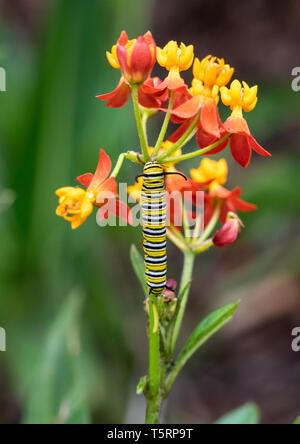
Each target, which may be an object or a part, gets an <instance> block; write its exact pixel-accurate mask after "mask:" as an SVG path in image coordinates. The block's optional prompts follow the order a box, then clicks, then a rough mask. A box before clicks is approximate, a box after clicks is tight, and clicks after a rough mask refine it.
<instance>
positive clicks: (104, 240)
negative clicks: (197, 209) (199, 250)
mask: <svg viewBox="0 0 300 444" xmlns="http://www.w3.org/2000/svg"><path fill="white" fill-rule="evenodd" d="M224 3H226V4H224ZM240 3H243V5H241V4H239V5H238V4H237V2H234V3H233V1H228V2H221V1H219V0H214V1H206V0H202V1H199V0H197V1H194V0H189V1H185V2H181V1H179V0H165V1H164V2H159V1H158V0H157V1H156V0H153V1H151V0H126V1H125V0H89V1H88V2H87V1H85V0H75V1H74V0H51V1H50V0H49V1H43V2H40V1H38V0H31V1H28V0H6V1H5V0H2V1H1V3H0V4H1V6H0V14H1V16H0V66H2V67H4V68H5V70H6V73H7V92H1V93H0V110H1V119H0V245H1V248H0V326H1V327H4V328H5V329H6V333H7V351H6V352H5V353H0V423H3V424H17V423H20V422H26V423H66V422H68V423H78V422H93V423H122V422H129V423H130V422H142V421H143V409H144V402H143V399H142V398H138V397H137V396H135V384H136V382H137V380H138V377H139V376H141V375H143V374H144V373H145V371H146V362H147V340H146V333H145V316H144V313H143V304H142V298H141V295H140V288H139V285H138V283H137V282H136V279H135V276H134V275H133V272H132V269H131V265H130V262H129V247H130V245H131V244H132V243H135V244H136V245H137V246H139V245H140V240H141V234H140V232H139V231H137V229H133V228H105V229H100V228H99V227H98V226H97V225H96V223H95V219H94V218H93V217H91V218H89V220H88V221H87V222H86V223H85V224H84V225H83V226H82V227H81V228H80V229H79V230H77V231H75V232H71V230H70V227H69V226H68V225H67V224H66V223H64V222H63V221H62V220H61V219H59V218H57V217H56V216H55V207H56V204H57V199H56V196H55V195H54V190H55V189H57V188H59V187H61V186H64V185H67V184H68V185H75V180H74V178H75V177H76V176H77V175H79V174H82V173H83V172H86V171H90V170H93V168H94V166H95V163H96V161H97V156H98V149H99V148H100V147H103V148H104V149H105V150H106V151H107V152H108V153H109V154H110V156H111V157H112V159H113V161H115V160H116V159H117V157H118V153H120V152H123V151H125V150H127V149H130V148H135V147H136V146H137V136H136V133H135V127H134V120H133V114H132V111H131V108H130V104H129V105H127V106H126V107H125V108H123V109H121V110H112V109H107V108H105V106H104V104H103V103H101V102H99V101H97V100H96V99H95V95H97V94H100V93H104V92H108V91H111V90H112V89H113V88H114V86H115V85H116V83H117V81H118V79H119V72H117V71H114V70H112V69H111V68H110V66H109V65H108V63H107V61H106V58H105V51H106V50H107V49H110V48H111V46H112V45H113V44H114V42H115V41H116V40H117V38H118V36H119V33H120V31H121V30H122V29H126V30H127V31H128V33H129V34H130V36H135V35H136V34H141V33H144V32H145V31H146V30H147V29H148V28H150V29H151V30H152V31H153V32H154V36H155V38H156V41H157V43H158V44H159V45H160V46H161V45H163V44H165V43H166V42H167V41H168V40H170V39H175V40H183V41H184V42H186V43H190V42H191V43H193V44H195V47H196V53H197V55H198V56H200V57H202V56H205V55H207V54H208V53H213V54H216V55H218V56H224V57H226V60H228V62H229V63H230V64H232V65H233V66H235V67H236V68H237V71H236V75H237V77H239V78H241V77H243V79H245V80H246V81H248V82H249V83H250V84H255V83H258V84H259V89H260V94H259V96H260V99H259V105H258V106H257V108H256V110H255V111H254V112H253V113H251V115H249V119H248V121H249V125H250V127H251V129H252V130H253V133H254V134H255V136H256V137H257V138H258V140H259V141H260V142H261V143H262V145H263V146H264V147H266V148H267V149H269V150H270V151H272V153H273V158H272V159H263V158H261V157H259V158H258V156H255V157H254V159H253V162H252V163H251V165H250V167H249V168H248V169H247V170H246V171H245V170H242V169H241V168H240V167H239V166H238V165H236V164H234V163H233V162H232V160H231V158H230V155H229V153H228V152H227V153H226V154H225V156H226V158H227V160H228V161H229V163H230V166H231V173H230V179H229V185H230V187H234V186H236V185H241V186H242V188H243V192H244V197H245V199H247V200H248V201H250V202H255V203H257V204H258V205H259V211H258V212H255V213H252V214H249V215H246V216H245V217H243V221H244V223H245V225H246V229H245V230H244V231H243V233H242V235H241V236H240V239H239V242H237V243H236V244H235V245H233V246H232V247H229V248H227V249H225V250H217V251H216V250H213V251H211V252H209V253H208V254H206V255H205V256H203V257H201V258H199V259H198V261H197V267H196V271H195V280H194V285H193V290H192V294H191V301H190V306H189V310H188V313H187V317H186V319H185V328H184V332H183V338H184V337H186V335H188V333H189V332H190V331H191V330H192V328H193V326H194V325H195V324H196V323H197V322H198V321H199V319H200V318H201V317H204V316H205V315H206V314H207V313H208V312H209V311H210V310H211V309H212V308H215V307H218V306H220V305H221V304H223V303H224V302H227V301H232V300H233V301H234V300H236V299H238V298H242V300H243V304H242V306H241V309H240V311H239V313H238V314H237V317H236V318H235V320H234V321H233V323H232V324H231V325H230V326H228V327H226V329H225V330H224V331H223V333H221V334H219V335H218V337H217V338H216V339H215V340H213V341H212V342H211V343H210V344H209V346H208V347H206V348H205V350H204V351H203V352H202V353H201V354H198V355H197V357H195V358H194V359H193V361H192V362H191V363H190V364H189V366H188V367H187V368H186V369H185V372H184V374H183V375H182V376H181V377H180V378H179V379H178V381H177V383H176V385H175V387H174V392H173V394H172V395H171V398H170V401H168V402H167V403H166V405H165V408H164V412H163V415H164V421H165V422H169V423H172V422H174V423H176V422H179V423H182V422H183V423H205V422H212V421H214V420H216V419H217V418H218V417H219V416H220V415H222V414H224V413H225V412H227V411H228V410H231V409H233V408H235V407H237V406H239V405H240V404H243V403H244V402H247V401H255V402H256V403H257V404H258V405H259V407H260V409H261V411H262V422H265V423H290V422H291V421H292V420H293V419H294V418H295V417H296V416H297V414H298V413H299V411H300V380H299V374H300V362H299V355H297V354H296V353H293V352H292V351H291V330H292V328H293V327H296V326H300V300H299V287H300V285H299V262H300V250H299V246H300V235H299V221H300V220H299V219H300V218H299V202H300V194H299V166H300V158H299V140H300V125H299V120H300V105H299V98H300V92H299V93H296V92H293V91H292V89H291V81H292V77H291V71H292V68H293V67H294V66H297V62H298V64H299V57H298V58H297V54H299V47H298V43H297V42H299V29H300V26H299V24H300V8H299V6H300V5H299V2H296V1H292V0H291V1H288V2H285V6H284V8H283V7H282V8H278V9H274V8H273V7H272V5H273V3H272V2H269V1H267V0H264V1H256V0H255V1H253V2H252V3H251V6H250V4H248V3H246V2H240ZM246 5H247V6H246ZM240 17H246V19H245V20H244V21H241V20H240ZM158 123H159V118H158V120H157V121H156V123H155V122H153V126H152V129H153V134H154V132H155V131H157V128H158ZM223 155H224V153H222V156H223ZM219 157H220V156H219ZM191 165H192V164H186V165H184V167H183V168H184V170H185V171H188V168H189V166H191ZM193 165H194V164H193ZM136 174H137V169H136V168H135V167H132V166H130V165H127V166H126V167H125V168H124V169H123V170H122V174H121V176H120V179H123V180H124V181H128V182H129V183H132V182H133V180H134V177H135V175H136ZM181 262H182V258H181V256H180V254H179V252H178V251H176V250H175V249H173V248H172V247H170V276H172V277H175V278H178V277H179V276H178V273H179V271H180V267H181Z"/></svg>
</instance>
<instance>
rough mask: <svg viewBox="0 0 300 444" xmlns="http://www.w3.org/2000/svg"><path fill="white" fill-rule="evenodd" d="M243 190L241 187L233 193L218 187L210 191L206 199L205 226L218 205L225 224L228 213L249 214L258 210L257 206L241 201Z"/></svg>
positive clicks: (221, 218)
mask: <svg viewBox="0 0 300 444" xmlns="http://www.w3.org/2000/svg"><path fill="white" fill-rule="evenodd" d="M241 195H242V190H241V188H240V187H236V188H234V189H233V190H232V191H230V190H227V189H226V188H224V187H221V186H218V187H214V188H212V189H211V190H210V192H209V194H208V195H207V197H206V205H205V225H206V224H207V223H208V222H209V221H210V219H211V217H212V215H213V213H214V211H215V208H216V205H217V204H218V203H219V204H220V207H221V208H220V209H221V211H220V221H221V222H222V223H225V221H226V218H227V215H228V213H237V212H238V211H241V212H244V213H247V212H250V211H255V210H257V205H255V204H251V203H248V202H245V201H244V200H242V199H241Z"/></svg>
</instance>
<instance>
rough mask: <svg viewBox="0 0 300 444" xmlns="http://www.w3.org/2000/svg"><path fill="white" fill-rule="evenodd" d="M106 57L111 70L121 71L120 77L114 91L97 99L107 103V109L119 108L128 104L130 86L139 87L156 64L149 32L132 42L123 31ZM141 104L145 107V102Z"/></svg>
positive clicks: (154, 46) (154, 49)
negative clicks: (135, 85)
mask: <svg viewBox="0 0 300 444" xmlns="http://www.w3.org/2000/svg"><path fill="white" fill-rule="evenodd" d="M106 56H107V59H108V62H109V63H110V65H111V66H112V67H113V68H115V69H121V71H122V77H121V80H120V82H119V84H118V86H117V88H116V89H115V90H114V91H112V92H110V93H108V94H102V95H99V96H97V98H98V99H100V100H103V101H107V103H106V106H108V107H112V108H121V107H122V106H124V105H126V103H127V102H128V99H129V96H130V91H131V85H134V84H137V85H141V84H143V83H144V82H145V81H146V80H147V79H148V78H149V77H150V75H151V72H152V69H153V66H154V64H155V62H156V43H155V41H154V39H153V37H152V34H151V32H150V31H148V32H147V33H146V34H144V35H143V36H140V37H138V38H137V39H133V40H128V36H127V33H126V32H125V31H123V32H122V33H121V36H120V38H119V40H118V42H117V44H116V45H114V46H113V47H112V50H111V52H109V51H107V52H106ZM141 98H143V97H141ZM141 104H142V105H143V106H147V103H146V102H144V103H141Z"/></svg>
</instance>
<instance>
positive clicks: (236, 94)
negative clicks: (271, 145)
mask: <svg viewBox="0 0 300 444" xmlns="http://www.w3.org/2000/svg"><path fill="white" fill-rule="evenodd" d="M106 56H107V60H108V62H109V64H110V65H111V66H112V67H113V68H114V69H116V70H120V71H121V78H120V81H119V83H118V86H117V88H116V89H115V90H114V91H112V92H110V93H108V94H104V95H99V96H97V97H98V98H99V99H100V100H103V101H105V102H106V105H107V106H109V107H113V108H120V107H122V106H124V105H125V104H126V103H127V102H128V100H129V98H130V96H132V99H133V104H134V110H135V117H136V121H137V128H138V133H139V138H140V143H141V152H138V151H137V152H132V151H128V152H127V153H121V154H120V157H119V160H118V163H117V165H116V167H115V168H114V171H113V173H112V174H110V170H111V161H110V159H109V157H108V156H107V154H106V153H105V152H104V151H103V150H101V151H100V160H99V164H98V167H97V169H96V173H95V174H94V175H92V174H90V173H88V174H85V175H83V176H80V177H79V178H77V180H78V181H79V183H80V184H81V185H82V186H84V187H85V189H84V188H73V187H64V188H61V189H59V190H57V192H56V194H57V195H58V197H59V206H58V208H57V214H58V215H59V216H62V217H63V218H64V219H65V220H67V221H69V222H71V225H72V228H77V227H79V226H80V225H81V224H82V223H83V222H84V221H85V220H86V218H87V217H88V216H89V215H90V214H91V213H92V210H93V207H97V208H98V218H99V219H100V220H101V219H104V218H107V217H108V214H109V213H112V214H114V215H117V216H118V217H120V218H122V219H124V220H126V221H127V222H128V223H131V222H132V215H131V212H130V209H129V208H128V206H127V204H126V203H124V202H121V201H120V200H118V194H117V183H116V179H115V178H116V176H117V174H118V172H119V170H120V168H121V166H122V163H123V161H124V160H125V159H128V160H131V161H133V162H135V163H137V164H145V163H147V162H148V161H149V160H155V161H157V162H158V163H160V164H162V165H163V167H164V170H165V173H166V189H167V191H168V192H169V193H174V192H177V201H178V202H179V205H170V204H169V205H168V219H169V226H168V235H169V238H170V239H171V241H173V242H174V243H175V244H176V245H177V246H178V247H179V248H181V249H182V250H185V249H187V248H188V249H191V250H192V251H193V252H195V253H198V252H202V251H204V250H205V249H206V248H208V247H209V246H211V245H213V244H214V245H216V246H218V247H223V246H225V245H229V244H231V243H232V242H234V241H235V239H236V238H237V235H238V233H239V231H240V229H241V227H242V226H243V224H242V222H241V220H240V219H239V217H238V215H237V213H238V212H248V211H253V210H255V209H256V206H255V205H253V204H249V203H247V202H245V201H243V200H242V199H241V189H240V188H239V187H236V188H234V189H233V190H228V189H227V188H225V187H224V185H225V183H226V181H227V175H228V165H227V162H226V161H225V160H224V159H221V160H218V161H214V160H212V159H210V158H208V157H205V158H203V159H202V161H201V163H200V166H199V167H198V168H193V169H191V171H190V177H189V178H188V177H186V178H185V177H183V175H182V174H181V173H180V174H178V175H177V174H176V173H179V171H178V170H177V167H176V166H177V164H178V163H179V162H181V161H184V160H188V159H193V158H196V157H199V156H203V155H204V154H205V155H207V156H211V155H215V154H218V153H220V152H222V151H223V150H225V149H226V147H227V145H228V144H229V145H230V151H231V154H232V156H233V158H234V160H235V161H236V162H237V163H238V164H239V165H241V166H242V167H246V166H248V165H249V163H250V160H251V155H252V150H254V151H255V152H256V153H258V154H260V155H262V156H266V157H268V156H270V155H271V154H270V153H269V152H268V151H266V150H265V149H264V148H263V147H262V146H261V145H260V144H259V143H258V142H257V141H256V140H255V139H254V137H253V136H252V134H251V132H250V130H249V127H248V125H247V122H246V120H245V118H244V114H243V113H248V112H251V111H252V110H253V109H254V108H255V106H256V104H257V101H258V98H257V93H258V87H257V86H252V87H250V86H249V85H248V84H247V83H246V82H244V81H243V82H240V81H239V80H233V81H232V78H233V75H234V68H233V67H231V66H230V65H229V64H228V63H226V62H225V60H224V59H222V58H218V57H214V56H211V55H208V56H206V57H204V58H203V59H199V58H197V57H195V55H194V46H193V45H185V44H184V43H181V44H178V43H177V42H176V41H170V42H168V43H167V44H166V45H165V46H164V47H163V48H160V47H158V46H157V45H156V43H155V41H154V39H153V36H152V34H151V32H149V31H148V32H147V33H146V34H144V35H143V36H140V37H138V38H135V39H132V40H130V39H129V38H128V36H127V33H126V32H125V31H123V32H122V33H121V36H120V38H119V39H118V41H117V43H116V44H115V45H114V46H113V47H112V49H111V51H107V53H106ZM156 62H157V63H158V64H159V65H160V66H161V67H163V68H165V70H166V75H165V78H161V79H160V78H158V77H153V76H152V71H153V68H154V66H155V63H156ZM189 69H192V71H193V80H192V83H191V85H188V84H187V83H186V81H185V80H184V78H183V76H182V75H183V73H184V72H185V71H187V70H189ZM221 104H223V105H224V106H225V107H228V108H229V109H230V115H229V116H228V118H227V120H225V122H222V120H221V118H220V115H219V106H220V105H221ZM158 112H161V113H163V114H164V115H165V119H164V123H163V126H162V128H161V131H160V134H159V136H158V139H157V142H156V144H155V146H153V147H151V146H149V143H148V135H147V122H148V120H149V118H150V117H153V116H155V115H156V114H157V113H158ZM170 121H172V122H173V124H176V125H178V127H177V129H176V131H175V132H173V134H172V135H169V136H168V137H167V136H166V134H167V130H168V125H169V123H170ZM194 136H195V140H196V143H197V145H198V148H197V149H196V150H194V151H192V152H186V153H184V152H183V148H184V147H185V146H186V145H187V143H188V142H189V141H190V140H191V139H192V138H193V137H194ZM168 173H172V175H168ZM141 186H142V179H139V181H138V182H137V183H136V184H135V185H133V186H131V187H128V193H129V194H130V195H131V196H132V197H133V198H134V199H135V200H137V201H138V200H139V198H140V192H141ZM186 191H190V192H191V194H190V195H191V205H192V208H194V207H195V206H197V202H196V200H194V194H196V193H197V192H198V191H201V192H202V193H203V196H204V216H203V220H202V222H201V221H198V226H200V225H201V223H202V225H203V228H204V232H200V231H199V233H198V235H197V233H196V232H195V235H194V238H193V239H192V240H190V239H189V240H188V239H187V236H186V233H185V229H184V228H185V227H184V224H183V226H178V225H177V224H176V222H175V220H176V212H178V211H181V212H182V211H183V212H184V214H183V216H184V219H185V222H186V226H187V225H188V224H189V219H191V218H192V217H193V216H194V215H195V214H194V213H195V211H194V209H195V208H194V209H192V210H191V211H187V210H186V211H185V210H184V207H183V206H182V201H183V194H184V192H186ZM178 202H177V203H178ZM178 208H179V209H178ZM218 221H220V223H221V224H222V228H221V229H220V230H217V231H215V230H216V225H217V223H218ZM196 225H197V224H196ZM198 229H199V228H198ZM195 230H196V228H195Z"/></svg>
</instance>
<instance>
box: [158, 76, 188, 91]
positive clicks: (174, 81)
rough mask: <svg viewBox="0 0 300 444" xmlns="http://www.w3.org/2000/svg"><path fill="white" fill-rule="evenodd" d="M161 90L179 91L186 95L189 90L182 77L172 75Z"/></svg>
mask: <svg viewBox="0 0 300 444" xmlns="http://www.w3.org/2000/svg"><path fill="white" fill-rule="evenodd" d="M160 88H161V89H163V88H168V90H170V91H174V92H176V91H177V92H182V93H184V92H185V91H187V89H188V88H187V86H186V84H185V83H184V80H183V79H182V78H181V77H179V76H178V77H177V76H172V75H168V77H167V78H166V79H165V80H164V81H163V82H162V84H161V85H160Z"/></svg>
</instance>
